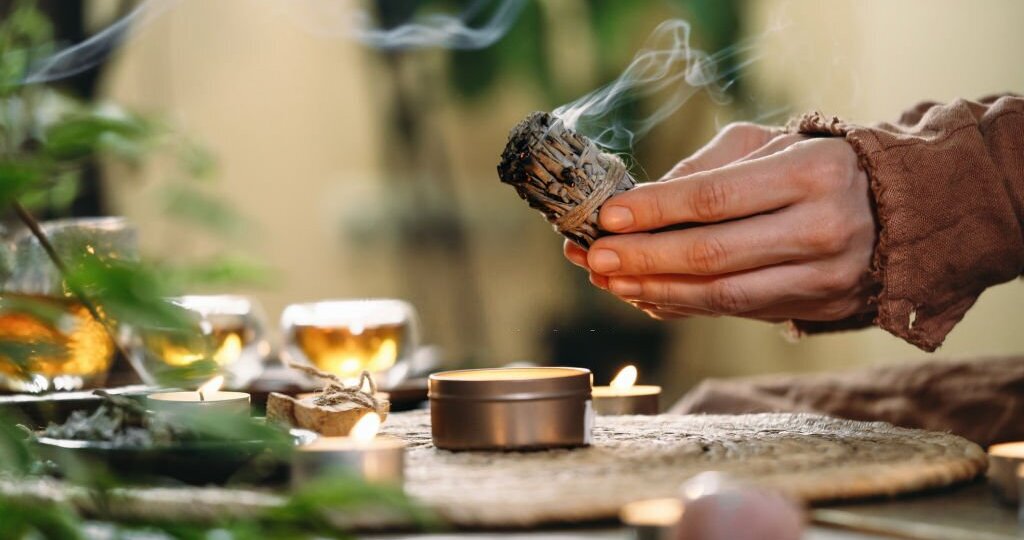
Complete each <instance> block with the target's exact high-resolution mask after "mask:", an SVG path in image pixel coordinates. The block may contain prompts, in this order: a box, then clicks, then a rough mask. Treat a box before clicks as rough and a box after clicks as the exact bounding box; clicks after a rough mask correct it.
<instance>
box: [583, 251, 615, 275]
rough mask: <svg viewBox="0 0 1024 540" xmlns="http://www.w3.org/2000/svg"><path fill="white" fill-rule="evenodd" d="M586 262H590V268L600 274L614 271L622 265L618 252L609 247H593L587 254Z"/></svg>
mask: <svg viewBox="0 0 1024 540" xmlns="http://www.w3.org/2000/svg"><path fill="white" fill-rule="evenodd" d="M587 262H588V263H590V269H591V270H593V271H595V272H599V273H602V274H607V273H608V272H614V271H616V270H618V269H619V267H620V266H622V261H620V260H619V254H618V253H615V252H614V251H612V250H610V249H595V250H593V251H591V252H590V254H589V255H587Z"/></svg>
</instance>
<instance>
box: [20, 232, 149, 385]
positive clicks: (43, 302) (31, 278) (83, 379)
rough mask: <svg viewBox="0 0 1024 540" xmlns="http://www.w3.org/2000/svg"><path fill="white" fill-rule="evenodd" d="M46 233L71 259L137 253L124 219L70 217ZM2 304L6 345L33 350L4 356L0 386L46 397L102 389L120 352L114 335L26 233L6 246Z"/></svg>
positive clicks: (63, 256)
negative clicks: (73, 293)
mask: <svg viewBox="0 0 1024 540" xmlns="http://www.w3.org/2000/svg"><path fill="white" fill-rule="evenodd" d="M41 228H42V230H43V232H44V233H45V234H46V237H47V238H48V239H49V241H50V243H51V244H52V245H53V247H54V249H55V250H56V252H57V255H58V256H59V257H60V258H61V259H62V260H63V261H65V262H70V261H72V260H73V259H74V258H76V257H80V256H82V255H83V254H88V255H90V256H95V257H97V258H99V259H107V258H109V259H116V258H126V259H130V258H134V257H135V256H136V251H137V250H136V237H135V230H134V229H133V228H131V227H129V226H128V225H127V223H126V221H125V220H124V219H123V218H120V217H105V218H83V219H64V220H57V221H50V222H45V223H42V224H41ZM0 299H2V300H3V303H4V309H2V310H0V340H2V341H4V342H6V343H7V344H8V345H9V346H17V345H18V344H21V345H23V346H24V347H25V348H26V349H25V350H26V351H28V352H27V354H26V355H25V356H24V357H23V358H18V359H16V358H15V357H13V356H6V355H4V353H3V352H0V387H2V388H5V389H7V390H10V391H14V392H43V391H47V390H78V389H80V388H84V387H90V386H99V385H102V384H103V382H104V381H105V380H106V377H107V372H108V371H109V369H110V365H111V363H112V362H113V360H114V357H115V354H116V350H117V348H116V346H115V344H114V340H113V339H112V337H111V334H112V333H113V331H114V330H113V328H108V327H105V326H104V323H101V322H100V321H97V320H96V318H94V317H93V315H92V314H91V313H90V311H89V309H88V308H87V307H86V306H85V305H83V304H82V303H81V302H79V301H78V299H76V298H74V297H73V296H71V295H70V294H69V292H68V291H67V288H66V286H65V284H64V280H63V277H62V276H61V274H60V271H59V270H58V269H57V267H56V266H55V265H54V263H53V261H52V260H51V259H50V257H49V255H48V254H47V253H46V251H45V250H44V249H43V247H42V245H41V244H40V243H39V241H38V240H37V239H36V237H35V236H33V235H32V234H31V233H30V232H29V231H27V230H26V231H21V232H19V233H17V234H16V235H15V236H14V237H13V238H11V239H10V241H8V242H4V243H3V245H2V246H0ZM19 306H20V307H19ZM44 314H48V315H45V316H44ZM54 315H56V316H54ZM105 324H107V325H111V324H113V321H109V320H108V321H106V323H105Z"/></svg>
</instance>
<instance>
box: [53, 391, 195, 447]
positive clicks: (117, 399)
mask: <svg viewBox="0 0 1024 540" xmlns="http://www.w3.org/2000/svg"><path fill="white" fill-rule="evenodd" d="M93 393H94V394H96V395H98V396H100V397H102V398H103V403H102V404H100V406H99V407H98V408H97V409H96V410H95V411H93V412H92V413H88V412H86V411H75V412H73V413H71V416H70V417H68V419H67V420H66V421H65V422H64V423H63V424H53V423H51V424H50V425H49V426H47V427H46V429H45V430H43V433H42V434H43V436H45V437H51V438H54V439H72V440H79V441H105V442H111V443H114V444H115V445H118V446H126V447H133V448H138V447H150V446H154V445H161V444H168V443H171V442H174V441H179V440H183V439H188V438H192V437H193V434H192V433H191V432H190V430H189V429H187V428H186V427H185V426H182V425H179V424H178V423H176V422H175V419H174V418H173V417H170V416H167V415H161V414H157V413H153V412H150V411H147V410H146V409H145V408H144V407H143V406H142V404H140V403H139V402H137V401H135V400H134V399H132V398H128V397H124V396H115V395H111V394H108V393H107V392H105V391H103V390H96V391H95V392H93Z"/></svg>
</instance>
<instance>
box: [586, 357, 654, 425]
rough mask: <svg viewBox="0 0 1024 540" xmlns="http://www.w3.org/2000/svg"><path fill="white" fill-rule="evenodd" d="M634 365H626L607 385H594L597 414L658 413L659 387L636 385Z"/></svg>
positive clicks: (636, 374)
mask: <svg viewBox="0 0 1024 540" xmlns="http://www.w3.org/2000/svg"><path fill="white" fill-rule="evenodd" d="M637 376H638V373H637V369H636V367H635V366H626V367H624V368H622V370H620V371H619V373H618V374H617V375H616V376H615V378H614V379H612V381H611V383H609V385H608V386H595V387H594V390H593V395H594V410H595V411H596V412H597V414H602V415H616V414H658V398H659V396H661V387H660V386H653V385H637V384H636V379H637Z"/></svg>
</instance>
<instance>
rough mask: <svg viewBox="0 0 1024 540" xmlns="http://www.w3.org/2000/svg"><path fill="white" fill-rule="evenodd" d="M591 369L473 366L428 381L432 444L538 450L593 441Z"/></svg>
mask: <svg viewBox="0 0 1024 540" xmlns="http://www.w3.org/2000/svg"><path fill="white" fill-rule="evenodd" d="M590 378H591V374H590V371H589V370H586V369H581V368H570V367H536V368H494V369H469V370H460V371H447V372H441V373H435V374H433V375H431V376H430V379H429V383H428V390H429V397H430V416H431V421H430V424H431V432H432V435H433V441H434V446H436V447H438V448H442V449H445V450H538V449H545V448H571V447H577V446H586V445H588V444H590V441H591V432H592V429H593V409H592V408H591V404H590Z"/></svg>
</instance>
